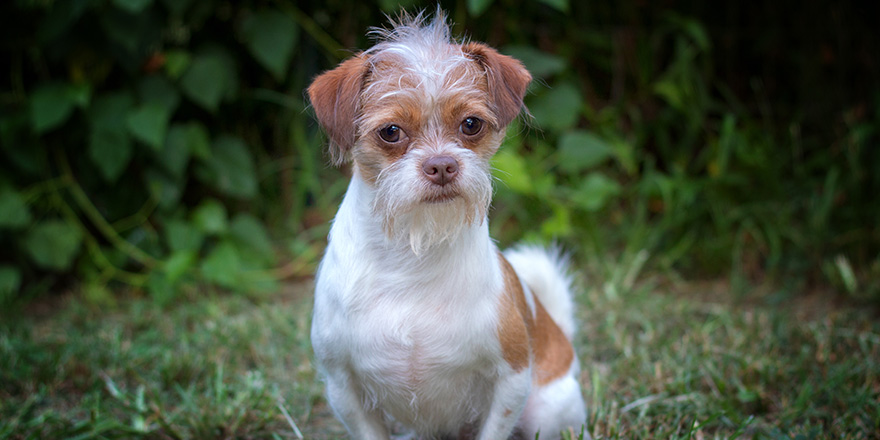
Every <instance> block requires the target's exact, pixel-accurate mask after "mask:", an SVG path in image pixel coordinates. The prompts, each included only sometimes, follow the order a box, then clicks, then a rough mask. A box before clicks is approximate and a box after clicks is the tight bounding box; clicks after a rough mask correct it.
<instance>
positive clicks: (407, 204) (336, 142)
mask: <svg viewBox="0 0 880 440" xmlns="http://www.w3.org/2000/svg"><path fill="white" fill-rule="evenodd" d="M376 33H377V34H379V36H380V42H379V43H378V44H377V45H376V46H374V47H372V48H371V49H369V50H367V51H365V52H362V53H360V54H358V55H356V56H354V57H353V58H350V59H348V60H346V61H344V62H343V63H342V64H340V65H339V66H338V67H337V68H336V69H334V70H331V71H328V72H325V73H324V74H322V75H320V76H318V77H317V78H316V79H315V81H314V82H313V83H312V85H311V86H310V87H309V89H308V94H309V99H310V100H311V103H312V106H313V107H314V109H315V114H316V115H317V117H318V120H319V121H320V123H321V125H322V126H323V127H324V130H325V131H326V132H327V134H328V136H329V137H330V152H331V155H332V156H333V158H334V160H335V161H336V162H337V163H342V162H344V161H346V160H348V159H351V160H352V161H353V162H354V172H355V173H358V174H359V177H360V178H362V179H363V181H364V182H366V183H367V184H368V185H370V186H372V187H374V188H375V189H376V193H375V194H376V197H375V199H374V200H373V206H374V210H375V212H376V214H377V215H380V216H381V217H382V219H383V222H384V224H385V226H386V231H387V232H388V233H389V235H392V236H393V235H400V234H403V235H407V236H408V238H409V240H410V242H411V244H412V246H413V250H415V251H417V252H418V251H419V250H420V249H421V248H423V247H426V246H427V245H430V244H431V243H433V242H437V241H442V240H444V239H445V238H448V237H449V236H450V235H452V234H454V233H455V232H456V231H458V230H460V228H461V226H463V225H466V224H471V223H473V222H475V221H482V219H483V218H484V217H485V214H486V210H487V208H488V206H489V201H490V198H491V194H492V184H491V177H490V173H489V159H490V158H491V157H492V155H493V154H494V153H495V151H497V150H498V147H499V145H500V144H501V141H502V139H503V137H504V132H505V128H506V127H507V125H508V124H509V123H510V121H511V120H513V118H515V117H516V116H517V115H518V114H519V112H520V109H521V108H522V105H523V96H524V94H525V91H526V87H527V86H528V84H529V82H530V81H531V75H529V73H528V71H527V70H526V69H525V68H524V67H523V65H522V64H521V63H520V62H519V61H517V60H515V59H513V58H511V57H508V56H506V55H502V54H500V53H498V52H497V51H496V50H494V49H492V48H490V47H488V46H486V45H484V44H480V43H464V44H459V43H456V42H454V41H452V40H451V38H450V36H449V28H448V26H447V24H446V19H445V17H444V16H443V14H442V13H440V12H438V14H437V16H436V17H435V18H434V20H433V21H432V22H431V23H429V24H426V23H424V21H423V19H422V15H421V14H420V15H419V16H417V17H414V18H409V17H405V18H404V19H403V20H402V22H401V23H397V24H395V26H394V27H393V28H392V29H390V30H382V31H376Z"/></svg>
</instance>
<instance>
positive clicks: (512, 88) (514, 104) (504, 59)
mask: <svg viewBox="0 0 880 440" xmlns="http://www.w3.org/2000/svg"><path fill="white" fill-rule="evenodd" d="M462 50H463V51H464V52H465V53H466V54H468V55H469V56H470V57H471V58H473V59H474V60H476V61H477V62H478V63H480V64H481V65H482V66H483V68H484V69H486V74H487V77H488V79H489V94H490V96H491V98H492V101H493V104H494V106H495V113H496V116H497V117H498V125H499V126H501V127H503V126H505V125H507V124H509V123H510V121H512V120H513V118H515V117H516V116H517V115H518V114H519V111H520V110H521V109H522V106H523V96H525V94H526V88H527V87H528V86H529V83H530V82H531V81H532V75H531V74H529V71H528V70H526V68H525V66H523V65H522V63H521V62H519V60H517V59H516V58H513V57H509V56H507V55H502V54H500V53H498V51H496V50H495V49H492V48H491V47H489V46H486V45H485V44H481V43H468V44H465V45H464V46H462Z"/></svg>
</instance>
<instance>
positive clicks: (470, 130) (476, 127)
mask: <svg viewBox="0 0 880 440" xmlns="http://www.w3.org/2000/svg"><path fill="white" fill-rule="evenodd" d="M482 128H483V121H482V120H480V118H475V117H473V116H471V117H468V118H466V119H465V120H464V121H461V132H462V133H464V134H466V135H468V136H473V135H475V134H477V133H479V132H480V130H482Z"/></svg>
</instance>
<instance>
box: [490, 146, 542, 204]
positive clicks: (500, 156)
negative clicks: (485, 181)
mask: <svg viewBox="0 0 880 440" xmlns="http://www.w3.org/2000/svg"><path fill="white" fill-rule="evenodd" d="M492 169H493V174H494V175H495V177H497V178H498V179H499V180H501V181H502V182H504V184H505V185H506V186H507V187H508V188H510V189H511V190H513V191H515V192H518V193H520V194H532V193H533V192H534V185H532V179H531V177H530V175H529V173H528V170H527V167H526V161H525V159H524V158H523V157H522V156H520V155H518V154H516V153H513V152H511V151H509V150H501V151H499V152H498V153H497V154H495V156H494V157H492Z"/></svg>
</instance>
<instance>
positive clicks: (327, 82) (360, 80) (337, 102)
mask: <svg viewBox="0 0 880 440" xmlns="http://www.w3.org/2000/svg"><path fill="white" fill-rule="evenodd" d="M368 73H369V68H368V66H367V62H366V56H365V55H358V56H356V57H354V58H350V59H348V60H346V61H344V62H343V63H342V64H340V65H339V66H338V67H336V68H335V69H333V70H331V71H328V72H324V73H322V74H321V75H319V76H318V77H317V78H315V80H314V81H313V82H312V85H310V86H309V90H308V93H309V101H310V102H311V103H312V107H313V108H314V109H315V116H317V117H318V122H320V123H321V126H322V127H324V131H326V132H327V135H328V136H329V137H330V153H331V155H332V156H333V160H334V162H336V163H337V164H338V163H342V161H343V160H344V158H345V153H347V152H348V151H349V150H350V149H351V148H352V147H353V146H354V142H355V132H356V127H355V119H357V117H358V114H359V97H360V93H361V90H362V89H363V86H364V78H365V77H366V75H367V74H368Z"/></svg>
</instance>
